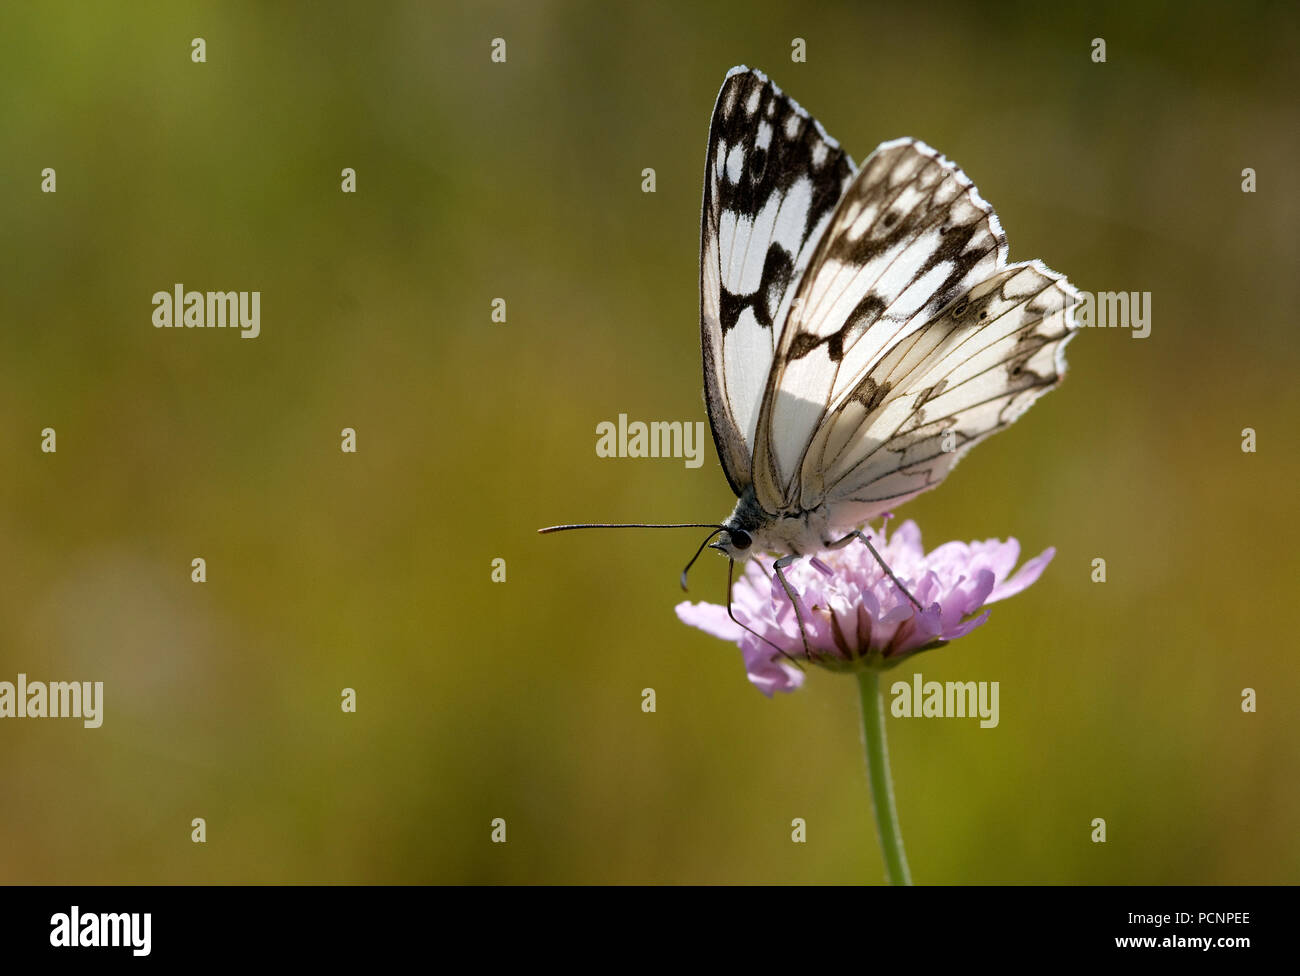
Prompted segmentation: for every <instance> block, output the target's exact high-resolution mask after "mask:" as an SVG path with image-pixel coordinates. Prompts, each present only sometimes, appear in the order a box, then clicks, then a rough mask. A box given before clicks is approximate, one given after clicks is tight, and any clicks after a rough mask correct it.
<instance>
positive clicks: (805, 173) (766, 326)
mask: <svg viewBox="0 0 1300 976" xmlns="http://www.w3.org/2000/svg"><path fill="white" fill-rule="evenodd" d="M853 173H854V165H853V161H852V159H850V158H849V156H848V155H847V154H846V153H845V152H844V151H843V150H842V149H840V147H839V144H838V143H837V142H836V141H835V140H834V139H832V138H831V137H830V136H828V135H827V134H826V132H825V130H824V129H822V127H821V126H820V125H819V124H818V123H817V121H816V120H815V119H813V118H812V117H811V116H810V115H809V114H808V113H807V112H805V111H804V110H803V109H802V108H800V107H799V105H798V104H797V103H796V102H795V101H794V100H793V99H790V98H788V97H787V96H786V95H784V94H783V93H782V92H781V90H780V89H779V88H777V87H776V86H775V85H774V84H772V82H771V81H769V80H768V79H767V78H766V76H764V75H763V74H762V73H761V72H759V71H754V70H751V69H748V68H744V67H739V68H733V69H732V70H731V71H730V72H729V73H728V75H727V78H726V80H725V81H724V82H723V85H722V90H721V91H720V92H719V93H718V101H717V104H716V105H715V106H714V110H713V121H712V124H711V126H710V129H709V147H708V152H707V156H706V168H705V174H704V206H703V213H702V220H701V232H700V340H701V347H702V349H703V355H704V391H705V401H706V403H707V406H708V412H709V422H710V424H711V425H712V428H713V439H714V443H715V444H716V445H717V449H718V457H719V459H720V460H721V462H722V467H723V470H724V471H725V472H726V475H727V480H728V482H730V484H731V488H732V490H733V491H734V492H735V493H736V494H737V495H740V494H742V493H743V492H744V490H745V489H746V488H747V487H748V486H749V485H750V483H751V481H752V479H753V473H752V465H751V458H752V456H753V453H754V445H755V435H756V429H757V425H758V418H759V413H760V408H761V406H762V402H763V397H764V392H765V391H766V389H767V387H768V379H769V372H770V371H771V368H772V364H773V359H774V357H775V355H776V352H777V350H778V349H779V348H780V347H781V345H782V330H783V325H784V323H785V321H786V318H787V313H788V310H789V308H790V303H791V299H792V296H793V293H794V289H795V286H796V284H797V283H798V281H799V280H800V277H801V276H802V274H803V272H804V269H805V268H806V267H807V266H808V264H809V261H810V259H811V257H812V254H813V252H814V249H815V247H816V244H817V242H818V240H819V239H820V238H821V236H822V234H823V232H824V231H825V229H826V227H827V225H828V223H829V221H830V219H831V214H832V212H833V211H834V209H835V206H836V204H837V203H838V202H839V200H840V198H841V196H842V195H843V193H844V189H845V187H846V186H848V185H849V183H850V181H851V180H852V178H853Z"/></svg>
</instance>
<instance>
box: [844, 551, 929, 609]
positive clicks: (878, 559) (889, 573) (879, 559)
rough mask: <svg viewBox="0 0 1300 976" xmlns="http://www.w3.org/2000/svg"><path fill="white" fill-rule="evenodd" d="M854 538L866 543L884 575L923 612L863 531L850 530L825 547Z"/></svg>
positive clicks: (919, 602)
mask: <svg viewBox="0 0 1300 976" xmlns="http://www.w3.org/2000/svg"><path fill="white" fill-rule="evenodd" d="M854 539H861V540H862V542H863V543H864V544H865V545H866V547H867V548H868V549H870V550H871V555H873V556H875V557H876V562H878V563H880V568H881V569H883V570H884V571H885V575H886V576H888V577H889V578H890V579H891V580H893V581H894V585H895V586H897V587H898V589H899V592H901V593H902V594H903V596H905V597H907V599H908V600H909V601H910V602H911V604H912V606H914V607H916V610H917V612H918V613H923V612H924V611H925V607H923V606H921V601H920V600H918V599H917V598H916V597H914V596H912V594H911V593H910V592H908V589H907V587H906V586H904V585H903V582H902V580H900V579H899V578H898V577H897V576H895V575H894V571H893V570H892V569H890V568H889V563H887V562H885V557H884V556H882V555H880V553H879V552H877V551H876V547H875V546H873V545H872V544H871V540H870V539H868V538H867V537H866V535H865V534H864V533H863V532H861V531H858V530H854V531H853V532H850V533H849V534H848V535H846V536H845V537H844V538H843V539H837V540H836V541H835V542H832V543H831V544H830V545H829V546H827V548H828V549H843V548H844V547H845V546H847V545H848V544H849V543H850V542H852V541H853V540H854Z"/></svg>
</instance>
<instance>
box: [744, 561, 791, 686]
mask: <svg viewBox="0 0 1300 976" xmlns="http://www.w3.org/2000/svg"><path fill="white" fill-rule="evenodd" d="M762 565H763V564H762V563H759V568H762ZM735 568H736V561H735V560H734V559H728V560H727V616H728V617H730V618H731V622H732V623H733V624H735V625H736V626H737V627H739V628H741V629H742V630H747V631H749V632H750V633H751V634H753V635H754V636H755V637H757V638H758V639H759V640H761V641H762V642H763V643H764V644H767V645H769V646H770V647H772V648H773V649H774V650H775V651H776V653H777V654H779V655H781V657H783V658H785V659H786V660H788V661H789V662H790V663H791V664H793V665H794V666H795V667H796V668H798V669H799V670H800V671H802V670H803V665H802V664H800V663H799V662H798V661H796V660H795V659H794V658H793V657H791V656H790V655H789V654H787V653H786V652H785V651H783V650H782V649H781V648H779V647H777V646H776V645H775V644H773V643H772V642H771V641H770V640H768V639H767V638H766V637H764V636H763V635H762V634H760V633H759V632H758V631H756V630H755V629H754V628H753V627H746V626H745V625H744V624H742V623H741V622H740V621H739V620H737V619H736V615H735V613H734V612H732V609H731V591H732V585H731V582H732V571H733V570H734V569H735ZM806 643H807V642H805V646H806ZM773 660H775V658H773Z"/></svg>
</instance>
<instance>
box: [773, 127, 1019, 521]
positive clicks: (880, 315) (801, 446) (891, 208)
mask: <svg viewBox="0 0 1300 976" xmlns="http://www.w3.org/2000/svg"><path fill="white" fill-rule="evenodd" d="M1006 253H1007V245H1006V238H1005V237H1004V236H1003V233H1002V228H1001V226H1000V224H999V223H998V219H997V217H996V215H995V214H994V213H993V209H992V207H990V206H989V205H988V204H987V203H985V202H984V200H983V199H982V198H981V197H980V195H979V193H978V192H977V191H976V190H975V187H974V185H973V184H972V183H971V181H970V180H969V179H968V178H967V177H966V175H965V174H964V173H962V171H961V170H960V169H958V168H957V167H956V166H955V165H954V164H952V163H951V162H949V161H948V160H947V159H945V158H944V157H942V156H940V155H939V154H938V153H937V152H935V151H934V150H933V149H931V148H930V147H929V146H927V145H925V144H924V143H922V142H918V141H916V140H913V139H899V140H896V141H894V142H889V143H885V144H884V145H882V146H880V147H879V148H878V149H877V150H876V151H875V152H874V153H872V154H871V156H869V157H868V158H867V160H866V161H865V162H864V163H863V164H862V169H861V171H860V172H859V173H858V175H857V178H856V179H855V180H854V181H853V183H852V184H851V185H850V186H849V188H848V189H847V190H846V191H845V193H844V196H843V198H842V199H841V200H840V203H839V205H838V207H837V208H836V210H835V213H834V215H833V216H832V218H831V222H830V226H829V227H828V229H827V231H826V233H825V234H824V235H823V236H822V238H821V239H820V241H819V242H818V245H817V248H816V251H815V253H814V254H813V256H812V259H811V261H810V263H809V265H808V269H807V271H806V272H805V273H804V275H803V278H802V279H801V280H800V282H799V285H798V288H797V291H796V294H795V296H794V300H793V310H792V311H791V313H790V316H789V322H788V323H787V326H786V328H785V329H784V331H783V333H782V336H781V340H782V341H781V345H780V346H779V347H778V350H777V355H776V357H775V365H774V368H773V369H772V370H771V375H770V376H769V380H768V388H767V390H766V391H765V397H764V403H763V407H762V410H761V412H760V417H759V425H758V430H757V437H756V440H757V449H756V451H755V457H754V484H755V489H756V493H757V496H758V500H759V502H760V503H761V504H762V506H763V508H764V509H765V510H767V511H770V512H778V511H785V510H790V509H794V508H798V507H802V504H801V502H800V494H801V492H800V487H799V476H800V472H801V469H802V467H803V463H804V459H805V455H806V451H807V447H808V445H809V444H810V442H811V441H812V439H813V437H814V434H815V433H816V431H817V429H818V428H819V427H820V426H821V425H822V424H823V422H824V421H825V419H826V417H827V416H828V415H829V414H830V413H831V412H833V411H834V410H835V409H836V407H837V406H838V405H840V404H841V403H843V401H844V400H845V399H847V398H848V397H850V396H851V395H852V394H853V392H854V390H856V389H857V388H858V386H859V384H860V383H861V382H862V380H863V378H864V377H865V376H866V375H867V372H868V371H869V370H870V369H871V368H872V366H874V365H875V364H876V363H877V362H878V361H879V360H880V358H881V357H882V356H883V355H885V353H886V352H887V351H888V350H889V349H890V348H891V347H892V346H894V345H895V344H896V343H898V342H900V341H901V340H903V339H904V338H905V337H906V336H908V335H909V334H911V333H912V332H914V331H915V330H916V329H918V328H920V327H921V326H923V325H924V324H925V323H926V322H928V321H930V320H931V319H932V318H933V317H934V316H935V315H936V314H938V312H939V311H940V309H942V308H943V307H944V306H946V305H947V304H949V303H950V302H951V301H953V300H954V299H955V298H956V297H958V296H959V295H961V294H964V293H965V292H967V291H969V290H970V289H971V288H972V287H973V286H974V285H975V284H976V283H978V282H980V281H982V280H984V279H986V278H988V277H989V276H990V275H991V274H992V273H993V272H994V271H995V270H996V269H997V268H999V267H1001V266H1003V265H1005V263H1006Z"/></svg>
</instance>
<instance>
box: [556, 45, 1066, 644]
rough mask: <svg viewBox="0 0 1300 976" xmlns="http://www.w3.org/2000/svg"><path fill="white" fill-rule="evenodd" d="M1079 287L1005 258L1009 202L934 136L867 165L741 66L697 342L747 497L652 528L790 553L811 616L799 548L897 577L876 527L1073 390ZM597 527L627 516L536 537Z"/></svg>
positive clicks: (734, 553) (707, 210) (714, 149)
mask: <svg viewBox="0 0 1300 976" xmlns="http://www.w3.org/2000/svg"><path fill="white" fill-rule="evenodd" d="M1079 299H1080V296H1079V293H1078V292H1077V291H1076V290H1075V288H1074V287H1073V286H1072V285H1070V283H1069V282H1068V281H1067V280H1066V279H1065V278H1064V277H1063V276H1062V275H1059V274H1057V273H1055V272H1053V271H1051V270H1049V269H1048V268H1047V267H1046V266H1045V265H1043V264H1042V263H1041V262H1039V261H1026V262H1019V263H1014V264H1011V263H1008V261H1007V241H1006V237H1005V235H1004V234H1003V232H1002V227H1001V224H1000V223H999V222H998V218H997V216H996V215H995V214H994V212H993V208H992V207H991V206H989V205H988V203H986V202H985V201H984V199H983V198H982V197H981V196H980V194H979V192H978V191H977V190H976V189H975V186H974V184H973V183H972V182H971V181H970V179H969V178H968V177H967V176H966V175H965V174H964V173H963V172H962V171H961V170H960V169H959V168H958V167H957V166H956V165H955V164H953V163H952V162H950V161H949V160H947V159H946V158H944V157H943V156H941V155H940V154H939V153H938V152H936V151H935V150H933V149H931V148H930V147H929V146H927V145H926V144H925V143H923V142H920V141H918V140H916V139H910V138H904V139H895V140H893V141H891V142H886V143H883V144H882V145H880V146H878V147H877V148H876V150H875V151H874V152H873V153H871V155H870V156H868V157H867V158H866V160H865V161H864V162H863V163H862V165H861V166H860V167H858V166H855V165H854V162H853V160H852V159H851V158H850V157H849V155H848V154H847V153H846V152H845V151H844V150H843V149H841V148H840V145H839V143H838V142H836V141H835V140H834V139H833V138H831V137H830V136H829V135H828V134H827V132H826V130H825V129H824V128H822V126H821V124H820V123H819V122H817V120H816V119H814V118H813V117H812V116H810V115H809V114H808V113H807V112H806V111H804V109H802V108H801V107H800V106H799V105H798V103H796V102H795V101H794V100H793V99H791V98H790V97H789V96H787V95H785V94H784V93H783V92H782V91H781V89H779V88H778V87H777V86H776V85H775V84H773V83H772V82H771V81H770V80H768V78H767V77H766V76H765V75H764V74H763V73H762V72H760V71H757V70H754V69H751V68H747V67H744V66H741V67H737V68H733V69H732V70H731V71H730V72H728V73H727V76H726V79H725V80H724V82H723V84H722V89H721V91H720V92H719V93H718V99H717V102H716V104H715V106H714V109H713V120H712V124H711V126H710V130H709V143H708V151H707V155H706V164H705V174H704V205H703V213H702V226H701V231H700V341H701V346H702V350H703V358H704V393H705V402H706V404H707V408H708V416H709V422H710V425H711V427H712V431H713V439H714V443H715V445H716V447H717V451H718V457H719V460H720V461H721V464H722V469H723V471H724V473H725V474H726V477H727V481H728V483H729V484H730V486H731V489H732V491H733V492H734V493H735V495H736V497H737V502H736V506H735V508H734V509H733V511H732V513H731V514H730V516H728V517H727V518H726V519H725V520H723V521H722V522H721V523H718V524H716V525H715V524H708V523H687V524H684V525H682V524H674V525H672V526H658V525H653V526H652V525H647V524H644V523H637V524H636V527H647V528H650V527H656V528H657V527H665V528H669V527H673V528H675V527H692V528H710V529H713V530H714V531H713V532H712V533H711V534H710V536H709V537H708V538H707V539H705V541H704V543H703V544H702V545H701V546H700V549H699V550H698V551H697V552H696V557H698V556H699V554H700V553H701V552H703V550H704V547H705V545H708V546H710V547H711V548H714V549H716V550H718V551H719V552H721V553H722V554H723V555H725V556H727V557H728V558H729V560H731V563H730V565H729V572H730V569H731V567H734V564H735V563H736V562H741V561H744V560H745V559H747V558H750V557H751V556H753V555H755V554H757V553H767V554H771V555H773V556H775V557H776V558H775V561H774V563H773V567H774V569H775V571H776V574H777V577H778V578H779V579H780V581H781V583H782V585H783V586H785V589H786V592H787V594H788V595H789V596H790V598H791V601H792V602H793V603H794V605H795V609H796V613H798V601H797V600H796V599H795V596H794V593H793V592H792V591H791V590H790V587H789V585H788V583H787V582H786V579H785V576H784V574H783V573H782V570H783V569H784V568H785V567H787V566H788V565H789V564H790V562H791V561H793V560H794V559H796V558H799V557H801V556H812V557H814V558H815V556H816V554H817V553H818V552H822V551H826V550H829V549H835V548H838V547H840V546H843V545H847V544H849V543H851V542H853V541H854V540H855V539H857V540H861V541H862V542H863V543H865V544H866V545H867V546H868V547H870V548H871V551H872V553H873V554H874V555H875V556H876V558H877V560H879V561H880V563H881V565H882V566H883V567H884V568H885V570H886V572H889V573H890V576H891V577H893V573H892V572H890V570H889V567H888V566H887V565H885V563H884V560H883V559H881V558H880V556H879V554H878V553H877V552H876V550H875V548H874V547H872V545H871V541H870V539H869V538H868V537H867V535H866V534H864V533H863V532H862V531H861V530H862V527H863V526H864V525H865V524H866V523H867V522H868V521H869V520H870V519H873V518H875V517H877V516H880V515H882V514H884V513H886V512H887V511H888V510H890V509H892V508H894V507H896V506H898V505H900V504H902V503H903V502H906V501H907V500H909V499H911V498H914V497H915V496H916V495H919V494H920V493H922V492H924V491H928V490H929V489H931V488H934V487H936V486H937V485H938V484H939V483H940V482H941V481H943V479H944V478H945V477H947V475H948V472H949V471H951V470H952V468H953V466H954V465H955V464H956V463H957V461H958V460H960V459H961V457H962V456H963V455H964V454H965V453H966V452H967V451H968V450H970V448H971V447H973V446H974V445H975V444H977V443H979V442H980V441H982V440H983V439H984V438H986V437H988V436H989V435H990V434H993V433H995V432H996V431H999V430H1001V429H1003V428H1004V427H1007V426H1008V425H1010V424H1011V423H1012V422H1014V421H1015V420H1016V419H1017V418H1018V417H1019V416H1020V415H1021V414H1022V413H1024V412H1025V410H1026V409H1028V408H1029V406H1030V405H1031V404H1032V403H1033V402H1034V401H1035V400H1037V399H1038V398H1039V397H1040V396H1042V395H1043V394H1044V393H1046V392H1047V391H1049V390H1051V389H1053V388H1054V387H1056V386H1057V385H1058V384H1059V383H1060V381H1061V378H1062V376H1063V374H1064V372H1065V355H1064V349H1065V345H1066V343H1068V342H1069V340H1070V339H1071V338H1072V337H1073V335H1074V333H1075V331H1076V330H1077V328H1078V325H1077V323H1076V321H1075V319H1074V314H1073V313H1074V308H1075V306H1076V305H1077V304H1078V302H1079ZM585 527H615V526H605V525H603V524H602V525H601V526H595V525H590V524H589V525H583V526H552V527H551V528H549V529H543V530H542V531H544V532H546V531H557V530H561V529H567V528H585ZM629 527H631V526H629ZM694 561H695V560H694V559H692V560H691V562H692V564H693V563H694ZM689 569H690V565H689V564H688V566H687V570H689ZM685 576H686V573H685V572H683V574H682V577H683V586H685ZM893 578H894V582H895V583H897V584H898V586H899V588H900V589H902V590H903V592H904V593H907V590H906V588H905V587H903V584H902V583H901V582H900V581H898V580H897V578H896V577H893ZM907 595H908V597H909V599H911V600H912V602H913V603H914V604H916V605H917V607H918V609H919V604H917V603H916V600H915V598H914V597H912V596H911V594H910V593H907ZM733 619H734V617H733ZM801 629H802V627H801ZM805 643H806V641H805Z"/></svg>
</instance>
